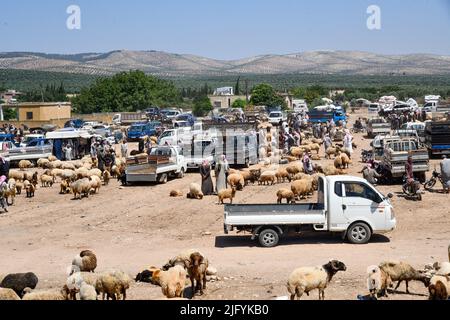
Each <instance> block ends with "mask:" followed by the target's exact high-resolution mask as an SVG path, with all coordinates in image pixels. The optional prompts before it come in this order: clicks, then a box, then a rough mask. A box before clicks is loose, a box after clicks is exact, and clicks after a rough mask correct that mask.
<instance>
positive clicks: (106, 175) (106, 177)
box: [102, 170, 111, 186]
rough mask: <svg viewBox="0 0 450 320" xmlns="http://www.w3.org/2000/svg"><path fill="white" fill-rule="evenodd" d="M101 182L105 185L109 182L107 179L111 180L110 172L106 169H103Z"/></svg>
mask: <svg viewBox="0 0 450 320" xmlns="http://www.w3.org/2000/svg"><path fill="white" fill-rule="evenodd" d="M102 176H103V183H104V185H105V186H107V185H108V184H109V181H110V180H111V173H109V171H108V170H105V171H103V174H102Z"/></svg>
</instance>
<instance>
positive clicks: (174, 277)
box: [152, 265, 187, 299]
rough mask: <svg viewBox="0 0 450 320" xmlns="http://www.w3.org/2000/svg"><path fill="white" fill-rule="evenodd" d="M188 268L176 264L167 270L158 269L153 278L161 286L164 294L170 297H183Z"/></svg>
mask: <svg viewBox="0 0 450 320" xmlns="http://www.w3.org/2000/svg"><path fill="white" fill-rule="evenodd" d="M186 276H187V273H186V270H185V269H184V267H182V266H180V265H176V266H174V267H172V268H170V269H169V270H167V271H162V270H156V271H155V272H153V275H152V278H153V281H154V282H155V283H158V284H159V285H160V286H161V290H162V293H163V295H165V296H166V297H167V298H168V299H173V298H182V297H183V292H184V288H185V286H186Z"/></svg>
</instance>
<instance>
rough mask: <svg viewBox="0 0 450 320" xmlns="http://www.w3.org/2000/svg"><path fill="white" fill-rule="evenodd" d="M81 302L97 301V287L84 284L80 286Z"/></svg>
mask: <svg viewBox="0 0 450 320" xmlns="http://www.w3.org/2000/svg"><path fill="white" fill-rule="evenodd" d="M80 300H97V291H96V290H95V287H94V286H91V285H90V284H87V283H86V282H83V283H82V284H81V286H80Z"/></svg>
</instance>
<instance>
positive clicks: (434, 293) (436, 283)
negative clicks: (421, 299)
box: [428, 276, 450, 300]
mask: <svg viewBox="0 0 450 320" xmlns="http://www.w3.org/2000/svg"><path fill="white" fill-rule="evenodd" d="M449 289H450V277H448V276H433V277H432V278H431V281H430V286H429V287H428V291H429V293H430V295H429V297H428V300H448V299H449V298H450V290H449Z"/></svg>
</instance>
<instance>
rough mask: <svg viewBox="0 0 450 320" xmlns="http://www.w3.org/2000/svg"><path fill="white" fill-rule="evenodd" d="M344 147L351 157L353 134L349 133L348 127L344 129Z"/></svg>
mask: <svg viewBox="0 0 450 320" xmlns="http://www.w3.org/2000/svg"><path fill="white" fill-rule="evenodd" d="M344 149H345V150H346V151H348V153H349V154H350V159H351V158H352V154H353V136H352V135H351V134H350V130H348V129H346V130H345V137H344Z"/></svg>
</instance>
